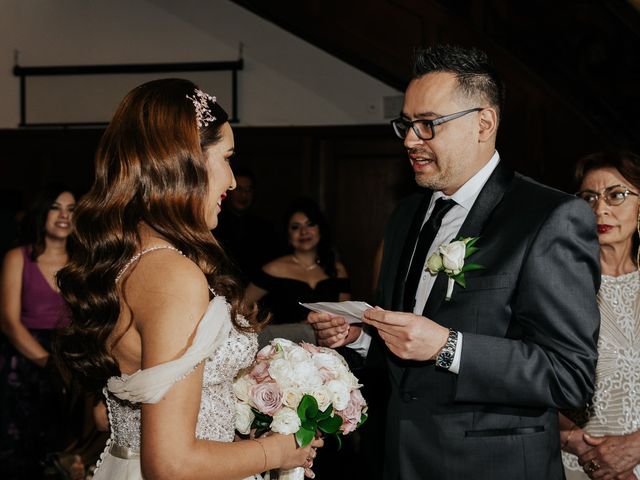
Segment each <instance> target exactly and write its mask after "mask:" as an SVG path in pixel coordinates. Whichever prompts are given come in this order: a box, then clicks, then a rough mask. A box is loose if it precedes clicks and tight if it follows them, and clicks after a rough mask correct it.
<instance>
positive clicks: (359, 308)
mask: <svg viewBox="0 0 640 480" xmlns="http://www.w3.org/2000/svg"><path fill="white" fill-rule="evenodd" d="M298 303H300V305H302V306H303V307H306V308H308V309H309V310H313V311H314V312H324V313H329V314H331V315H333V316H339V317H344V319H345V320H346V321H347V323H362V314H363V312H364V311H365V310H367V309H369V308H373V307H372V306H371V305H369V304H368V303H367V302H354V301H349V302H317V303H302V302H298Z"/></svg>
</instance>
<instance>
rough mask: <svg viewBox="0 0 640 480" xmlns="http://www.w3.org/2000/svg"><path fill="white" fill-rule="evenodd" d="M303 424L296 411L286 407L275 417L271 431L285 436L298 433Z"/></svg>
mask: <svg viewBox="0 0 640 480" xmlns="http://www.w3.org/2000/svg"><path fill="white" fill-rule="evenodd" d="M301 424H302V422H301V421H300V417H298V414H297V413H296V411H295V410H293V409H292V408H287V407H284V408H281V409H280V411H279V412H278V413H276V414H275V415H274V416H273V421H272V422H271V430H273V431H274V432H277V433H282V434H283V435H289V434H291V433H296V432H297V431H298V429H299V428H300V425H301Z"/></svg>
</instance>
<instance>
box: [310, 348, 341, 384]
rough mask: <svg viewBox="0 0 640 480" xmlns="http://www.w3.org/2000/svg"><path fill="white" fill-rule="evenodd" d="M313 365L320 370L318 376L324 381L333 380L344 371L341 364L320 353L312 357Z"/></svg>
mask: <svg viewBox="0 0 640 480" xmlns="http://www.w3.org/2000/svg"><path fill="white" fill-rule="evenodd" d="M313 363H314V364H315V365H316V367H317V368H318V369H319V370H320V375H321V376H322V379H323V380H325V381H329V380H335V379H336V378H338V377H339V376H340V373H341V372H344V371H345V370H346V369H345V367H344V365H342V362H341V361H340V360H339V359H338V358H336V356H335V355H331V354H330V353H326V352H321V353H317V354H315V355H314V356H313Z"/></svg>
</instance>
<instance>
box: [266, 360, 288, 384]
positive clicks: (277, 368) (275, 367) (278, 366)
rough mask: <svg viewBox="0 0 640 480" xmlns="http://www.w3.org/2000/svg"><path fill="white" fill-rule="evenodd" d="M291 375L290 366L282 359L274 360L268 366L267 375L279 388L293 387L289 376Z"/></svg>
mask: <svg viewBox="0 0 640 480" xmlns="http://www.w3.org/2000/svg"><path fill="white" fill-rule="evenodd" d="M292 374H293V369H292V365H291V363H290V362H288V361H287V360H285V359H284V358H274V359H273V360H272V361H271V364H270V365H269V375H271V378H273V379H274V380H275V381H276V382H277V383H278V385H280V387H281V388H286V387H289V386H291V385H294V383H293V381H292V379H291V376H292Z"/></svg>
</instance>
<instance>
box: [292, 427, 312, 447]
mask: <svg viewBox="0 0 640 480" xmlns="http://www.w3.org/2000/svg"><path fill="white" fill-rule="evenodd" d="M315 435H316V429H315V428H313V429H308V428H305V427H304V426H302V427H300V429H299V430H298V431H297V432H296V442H297V443H298V446H299V447H306V446H307V445H309V444H310V443H311V442H312V441H313V437H315Z"/></svg>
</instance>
